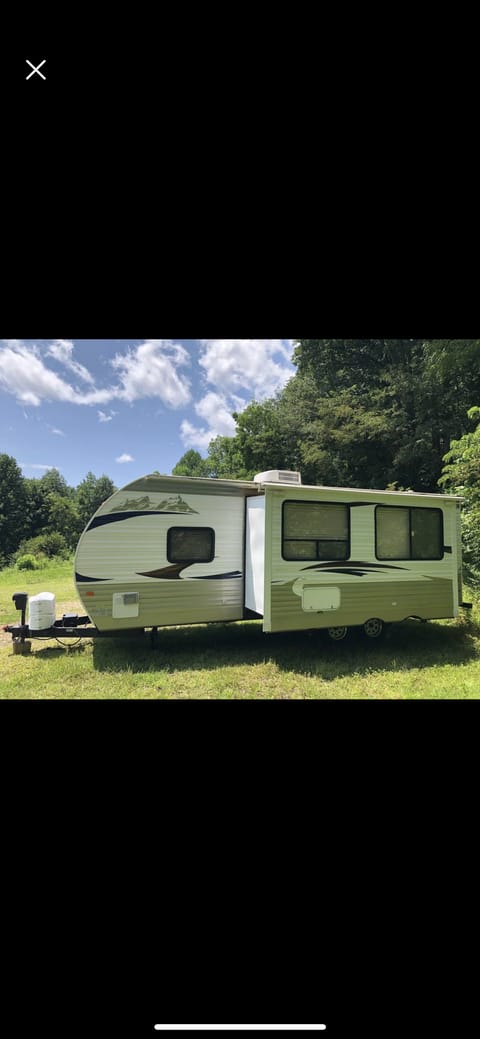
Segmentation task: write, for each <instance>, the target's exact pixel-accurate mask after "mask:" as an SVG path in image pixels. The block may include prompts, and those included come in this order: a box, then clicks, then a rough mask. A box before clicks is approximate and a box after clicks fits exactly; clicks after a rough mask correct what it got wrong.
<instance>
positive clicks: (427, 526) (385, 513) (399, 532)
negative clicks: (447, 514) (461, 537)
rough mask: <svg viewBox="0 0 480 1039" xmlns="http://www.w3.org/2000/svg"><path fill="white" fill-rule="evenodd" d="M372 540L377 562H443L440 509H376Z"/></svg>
mask: <svg viewBox="0 0 480 1039" xmlns="http://www.w3.org/2000/svg"><path fill="white" fill-rule="evenodd" d="M375 537H376V555H377V559H442V558H443V516H442V512H441V509H422V508H403V507H402V506H391V505H378V506H377V508H376V510H375Z"/></svg>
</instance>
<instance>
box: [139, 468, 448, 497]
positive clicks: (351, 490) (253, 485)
mask: <svg viewBox="0 0 480 1039" xmlns="http://www.w3.org/2000/svg"><path fill="white" fill-rule="evenodd" d="M164 480H174V481H178V483H181V482H182V483H184V484H185V483H195V484H198V485H200V486H201V485H203V486H204V487H205V488H210V489H211V488H212V485H213V486H215V488H221V487H225V489H227V488H228V489H229V490H230V491H233V490H234V488H238V489H239V490H248V491H252V492H254V493H257V494H258V493H259V491H260V489H261V490H263V491H264V490H266V489H267V488H268V490H269V491H275V490H283V491H285V490H288V491H295V492H297V493H298V492H300V491H331V492H333V493H336V494H338V493H341V494H361V495H365V494H368V495H371V496H372V497H375V495H379V494H381V495H382V496H384V495H387V496H388V497H392V498H396V499H397V498H406V499H409V500H411V499H412V498H435V499H436V500H437V499H438V500H443V501H458V502H462V501H464V498H463V497H461V496H459V495H455V494H436V493H433V492H431V491H391V490H386V489H385V488H383V489H382V488H381V487H330V486H327V485H325V484H307V483H297V484H291V483H273V482H269V481H266V482H265V483H257V482H255V481H254V480H225V479H216V478H215V477H207V476H170V475H168V474H160V475H159V474H158V473H148V474H147V475H146V476H141V477H139V478H138V479H136V480H133V481H132V483H128V484H125V486H124V487H121V488H120V490H122V491H123V490H140V489H141V485H143V484H144V483H145V481H148V482H149V485H150V487H151V489H152V490H153V489H154V487H153V484H154V483H155V482H158V483H162V482H163V481H164Z"/></svg>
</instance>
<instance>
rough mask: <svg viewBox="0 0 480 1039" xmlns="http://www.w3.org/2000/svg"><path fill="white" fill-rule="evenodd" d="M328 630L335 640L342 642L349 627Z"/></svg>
mask: <svg viewBox="0 0 480 1039" xmlns="http://www.w3.org/2000/svg"><path fill="white" fill-rule="evenodd" d="M327 631H328V634H329V635H330V638H331V639H333V641H334V642H340V641H341V639H344V638H345V637H346V634H347V631H348V628H327Z"/></svg>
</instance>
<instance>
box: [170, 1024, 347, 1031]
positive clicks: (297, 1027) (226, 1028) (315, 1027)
mask: <svg viewBox="0 0 480 1039" xmlns="http://www.w3.org/2000/svg"><path fill="white" fill-rule="evenodd" d="M154 1027H155V1028H156V1029H157V1032H173V1031H176V1032H210V1031H216V1032H222V1031H228V1032H245V1031H251V1032H277V1031H283V1032H324V1031H325V1029H326V1027H327V1026H326V1025H155V1026H154Z"/></svg>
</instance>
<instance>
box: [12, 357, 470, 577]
mask: <svg viewBox="0 0 480 1039" xmlns="http://www.w3.org/2000/svg"><path fill="white" fill-rule="evenodd" d="M293 363H294V366H295V373H294V375H293V376H292V378H291V379H290V380H289V382H288V383H287V384H286V386H285V387H284V389H283V390H282V391H281V392H279V393H278V394H277V396H276V397H274V398H272V399H270V400H264V401H252V402H251V403H250V404H249V405H248V406H247V407H246V408H245V409H244V410H243V411H242V412H241V413H234V415H233V417H234V419H235V423H236V433H235V436H233V437H224V436H218V437H216V438H215V439H213V440H212V441H211V442H210V445H209V448H208V453H207V457H206V458H203V457H202V455H201V454H200V453H199V452H198V451H195V450H193V449H191V450H189V451H187V452H186V453H185V454H184V455H183V456H182V458H180V460H179V461H178V463H177V464H176V466H175V467H174V468H173V470H172V472H173V474H174V475H189V476H208V477H212V478H217V479H220V478H229V479H252V477H253V476H254V475H255V473H257V472H261V471H263V470H266V469H278V468H282V469H283V468H288V469H294V470H298V471H299V472H300V473H301V474H302V481H303V483H306V484H323V485H326V486H340V487H364V488H378V489H385V488H389V489H394V490H395V489H396V490H414V491H427V492H430V493H456V494H461V495H462V496H463V497H464V508H463V530H464V560H465V576H466V577H467V578H468V580H470V583H472V584H473V585H478V584H479V583H480V339H298V340H295V341H294V353H293ZM115 489H116V488H115V486H114V484H113V482H112V481H111V480H110V478H109V477H108V476H105V475H103V476H101V477H99V478H97V477H95V476H94V475H93V473H91V472H90V473H88V474H87V476H86V477H85V479H84V480H83V481H82V483H80V484H79V486H78V487H76V488H72V487H69V486H68V484H67V483H66V481H65V480H64V478H63V477H62V476H61V474H60V473H59V472H58V471H57V470H50V471H49V472H47V473H46V474H45V475H44V476H42V477H41V478H40V479H28V478H25V477H24V476H23V475H22V472H21V470H20V468H19V466H18V464H17V462H16V460H15V459H14V458H13V457H11V456H9V455H7V454H0V566H7V565H12V563H16V565H17V566H20V567H22V566H25V567H28V566H31V567H32V568H33V567H34V566H37V565H41V562H42V559H45V558H48V557H49V556H54V555H62V554H67V555H68V554H69V553H71V552H72V551H73V549H74V548H75V546H76V543H77V541H78V537H79V535H80V533H81V531H82V530H83V529H84V527H85V524H86V523H87V522H88V520H89V519H90V517H91V516H92V515H93V513H94V512H95V510H96V509H97V508H98V506H99V505H100V504H101V502H102V501H105V499H106V498H107V497H109V496H110V494H112V493H113V492H114V490H115ZM26 560H29V561H28V562H26Z"/></svg>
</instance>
